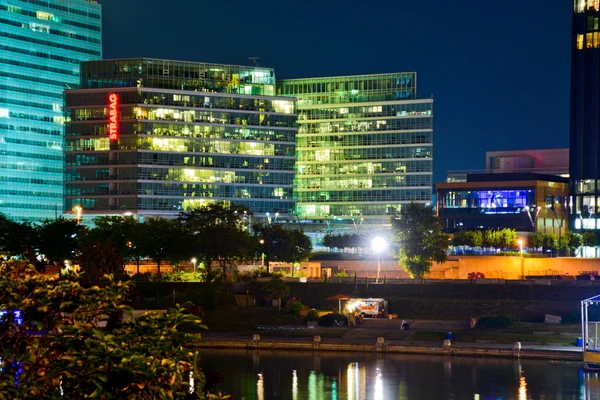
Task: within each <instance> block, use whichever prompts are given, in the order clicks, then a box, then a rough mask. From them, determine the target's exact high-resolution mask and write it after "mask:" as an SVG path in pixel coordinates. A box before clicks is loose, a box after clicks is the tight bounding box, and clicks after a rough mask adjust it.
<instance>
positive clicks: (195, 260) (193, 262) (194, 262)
mask: <svg viewBox="0 0 600 400" xmlns="http://www.w3.org/2000/svg"><path fill="white" fill-rule="evenodd" d="M190 261H192V264H193V265H194V273H196V263H197V262H198V260H197V259H196V257H194V258H192V259H191V260H190Z"/></svg>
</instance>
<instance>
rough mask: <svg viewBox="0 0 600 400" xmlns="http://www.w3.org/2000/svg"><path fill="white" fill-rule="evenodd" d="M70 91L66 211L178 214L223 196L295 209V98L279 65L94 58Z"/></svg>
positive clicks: (269, 211)
mask: <svg viewBox="0 0 600 400" xmlns="http://www.w3.org/2000/svg"><path fill="white" fill-rule="evenodd" d="M65 93H66V111H67V114H66V115H67V122H66V127H67V128H66V148H65V153H66V155H65V210H66V211H67V212H70V211H71V210H73V209H75V208H76V207H82V208H83V215H84V218H90V217H93V216H97V215H106V214H124V213H133V214H137V215H138V216H139V217H142V216H162V217H173V216H176V215H177V214H178V213H179V212H180V211H182V210H185V209H188V208H190V207H193V206H196V205H204V204H207V203H210V202H216V201H224V202H227V203H229V204H237V205H242V206H246V207H248V208H249V209H250V211H251V212H253V213H254V215H255V216H258V217H261V216H263V217H264V216H267V217H268V216H269V215H272V216H275V217H276V216H280V218H284V217H286V216H291V215H292V213H293V212H294V205H295V201H294V198H293V179H294V166H295V161H296V157H295V152H296V144H295V142H294V140H295V135H296V131H297V127H296V118H297V115H296V114H295V110H294V106H295V99H291V98H289V97H276V96H274V95H275V72H274V70H273V69H271V68H262V67H256V66H252V67H244V66H234V65H221V64H208V63H199V62H186V61H169V60H157V59H147V58H142V59H123V60H102V61H89V62H84V63H82V65H81V88H80V89H78V90H68V91H66V92H65Z"/></svg>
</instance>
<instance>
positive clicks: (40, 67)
mask: <svg viewBox="0 0 600 400" xmlns="http://www.w3.org/2000/svg"><path fill="white" fill-rule="evenodd" d="M101 22H102V18H101V8H100V5H99V4H97V3H96V2H95V1H86V0H69V1H65V0H0V212H1V213H3V214H5V215H7V216H8V217H10V218H12V219H14V220H22V219H27V220H30V221H36V220H41V219H45V218H54V217H55V216H57V215H60V214H61V213H62V211H63V210H62V204H63V203H62V196H63V130H64V116H63V111H62V108H63V91H64V90H65V89H69V88H77V87H78V86H79V62H80V61H83V60H90V59H97V58H101V57H102V25H101Z"/></svg>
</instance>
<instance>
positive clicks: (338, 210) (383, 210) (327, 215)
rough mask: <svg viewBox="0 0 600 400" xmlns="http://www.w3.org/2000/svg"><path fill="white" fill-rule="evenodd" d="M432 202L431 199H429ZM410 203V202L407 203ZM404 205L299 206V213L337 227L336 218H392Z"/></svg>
mask: <svg viewBox="0 0 600 400" xmlns="http://www.w3.org/2000/svg"><path fill="white" fill-rule="evenodd" d="M428 200H430V199H428ZM407 203H408V202H407ZM401 208H402V204H389V203H388V204H348V205H338V204H332V205H329V204H328V205H325V204H318V205H317V204H298V206H297V213H298V215H299V216H302V217H322V218H323V219H324V220H330V221H331V222H330V223H332V224H334V226H335V220H334V219H333V218H334V217H335V216H345V217H346V218H356V220H357V222H356V223H360V222H358V220H359V219H360V218H361V217H369V216H392V215H395V214H397V213H399V212H400V210H401Z"/></svg>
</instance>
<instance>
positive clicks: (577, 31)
mask: <svg viewBox="0 0 600 400" xmlns="http://www.w3.org/2000/svg"><path fill="white" fill-rule="evenodd" d="M599 21H600V2H599V1H597V0H574V10H573V25H572V27H573V32H572V44H571V46H572V48H571V126H570V154H569V160H570V161H569V170H570V178H571V181H570V193H571V204H570V209H571V219H570V220H571V228H572V229H576V230H580V229H600V217H599V216H598V212H599V210H600V124H599V123H598V118H600V24H599Z"/></svg>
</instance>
